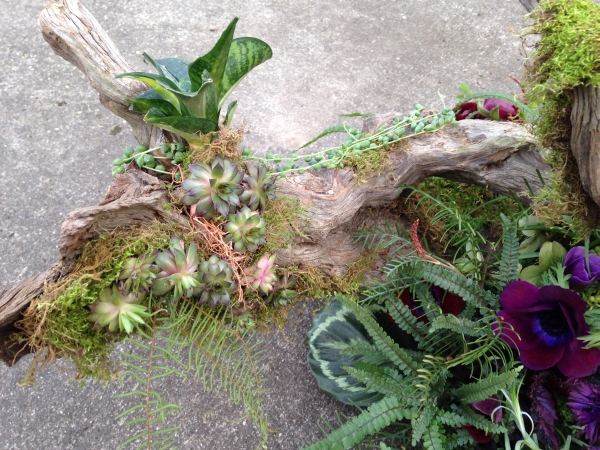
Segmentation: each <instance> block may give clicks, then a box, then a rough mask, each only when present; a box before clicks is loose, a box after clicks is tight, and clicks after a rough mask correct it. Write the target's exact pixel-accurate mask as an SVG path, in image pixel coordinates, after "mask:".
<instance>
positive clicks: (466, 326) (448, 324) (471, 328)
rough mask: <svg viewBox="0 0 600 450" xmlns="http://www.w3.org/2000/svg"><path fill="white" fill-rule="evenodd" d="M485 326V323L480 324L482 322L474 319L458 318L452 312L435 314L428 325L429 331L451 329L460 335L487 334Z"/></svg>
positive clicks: (476, 335) (475, 335)
mask: <svg viewBox="0 0 600 450" xmlns="http://www.w3.org/2000/svg"><path fill="white" fill-rule="evenodd" d="M485 328H486V327H485V325H483V326H482V324H480V323H478V322H476V321H473V320H469V319H466V318H463V317H460V318H459V317H456V316H453V315H452V314H443V315H441V316H437V317H436V318H435V319H434V320H433V322H431V324H430V325H429V332H430V333H433V332H435V331H437V330H451V331H453V332H454V333H457V334H460V335H465V336H473V337H480V336H485V335H486V334H487V333H486V331H485Z"/></svg>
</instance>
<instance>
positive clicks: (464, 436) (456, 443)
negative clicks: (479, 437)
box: [446, 428, 475, 450]
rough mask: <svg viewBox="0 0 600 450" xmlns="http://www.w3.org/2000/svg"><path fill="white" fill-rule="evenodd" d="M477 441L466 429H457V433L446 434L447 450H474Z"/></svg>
mask: <svg viewBox="0 0 600 450" xmlns="http://www.w3.org/2000/svg"><path fill="white" fill-rule="evenodd" d="M474 444H475V441H474V440H473V437H472V436H471V435H470V434H469V432H468V431H467V430H465V429H464V428H457V429H456V433H452V434H451V435H448V434H446V450H452V449H455V448H458V449H460V450H464V449H470V448H473V445H474Z"/></svg>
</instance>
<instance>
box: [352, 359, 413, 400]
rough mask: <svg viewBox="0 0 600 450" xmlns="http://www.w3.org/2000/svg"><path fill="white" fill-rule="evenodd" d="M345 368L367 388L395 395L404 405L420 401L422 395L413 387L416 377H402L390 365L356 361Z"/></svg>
mask: <svg viewBox="0 0 600 450" xmlns="http://www.w3.org/2000/svg"><path fill="white" fill-rule="evenodd" d="M345 369H346V370H347V371H348V373H349V374H350V375H351V376H352V377H353V378H355V379H357V380H359V381H361V382H363V383H364V384H365V386H366V387H367V389H369V390H371V391H373V392H379V393H381V394H384V395H391V396H394V397H397V398H398V401H399V402H400V404H401V405H403V406H405V407H413V406H419V404H420V403H421V397H422V395H421V393H420V392H419V390H418V389H415V387H414V384H415V383H416V382H417V380H418V378H416V377H414V376H408V377H406V378H404V377H403V376H402V375H401V374H400V373H399V372H398V371H397V370H395V369H393V368H392V367H380V366H369V365H366V364H363V363H357V364H355V366H354V367H348V366H347V367H345Z"/></svg>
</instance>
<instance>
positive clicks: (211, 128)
mask: <svg viewBox="0 0 600 450" xmlns="http://www.w3.org/2000/svg"><path fill="white" fill-rule="evenodd" d="M237 21H238V18H237V17H236V18H234V19H233V20H232V21H231V23H230V24H229V26H228V27H227V29H226V30H225V31H224V32H223V34H221V37H220V38H219V40H218V41H217V43H216V44H215V45H214V47H213V48H212V49H211V50H210V51H209V52H208V53H207V54H205V55H204V56H201V57H200V58H198V59H196V60H195V61H193V62H189V61H185V60H183V59H179V58H164V59H158V60H154V59H152V58H151V57H150V56H149V55H147V54H146V53H144V59H145V60H146V61H147V62H149V63H150V64H152V66H154V68H155V69H156V71H157V72H158V75H157V74H152V73H146V72H130V73H124V74H121V75H118V76H117V78H120V77H127V78H133V79H136V80H140V81H143V82H144V83H146V84H147V85H148V86H150V87H151V88H152V89H150V90H148V91H146V92H144V93H143V94H142V95H140V96H139V97H137V98H136V99H133V100H131V109H132V110H133V111H138V112H141V113H144V114H145V116H144V120H145V121H146V122H148V123H151V124H153V125H156V126H157V127H160V128H162V129H164V130H167V131H170V132H172V133H174V134H176V135H178V136H181V137H182V138H183V139H185V140H186V141H188V142H189V143H190V144H191V145H196V144H198V143H201V142H202V138H201V137H200V134H207V133H211V132H215V131H218V129H219V119H220V115H221V108H222V107H223V105H224V103H225V101H226V100H227V98H228V97H229V95H230V94H231V93H232V92H233V89H235V87H236V86H237V85H238V84H239V83H240V81H241V80H242V78H244V77H245V76H246V75H247V74H248V73H249V72H250V71H251V70H252V69H253V68H254V67H256V66H258V65H259V64H261V63H263V62H265V61H266V60H268V59H269V58H271V56H272V54H273V53H272V50H271V47H269V46H268V45H267V44H266V43H265V42H263V41H261V40H260V39H256V38H251V37H243V38H236V39H234V38H233V34H234V32H235V27H236V24H237ZM236 107H237V101H233V102H231V103H230V104H229V106H228V107H227V113H226V115H225V122H224V125H225V126H229V124H230V123H231V120H232V118H233V114H234V112H235V109H236Z"/></svg>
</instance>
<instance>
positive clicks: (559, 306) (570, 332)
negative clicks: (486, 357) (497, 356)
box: [494, 281, 600, 377]
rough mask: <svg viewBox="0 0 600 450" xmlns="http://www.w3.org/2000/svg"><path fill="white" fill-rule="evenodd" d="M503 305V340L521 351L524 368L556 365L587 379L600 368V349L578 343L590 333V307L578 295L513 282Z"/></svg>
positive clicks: (506, 290)
mask: <svg viewBox="0 0 600 450" xmlns="http://www.w3.org/2000/svg"><path fill="white" fill-rule="evenodd" d="M500 303H501V304H502V308H503V310H502V311H499V312H498V318H499V320H500V322H501V324H502V338H503V339H504V340H505V341H506V342H507V343H508V344H509V345H510V346H511V347H512V348H518V349H519V353H520V356H521V362H522V363H523V365H524V366H526V367H529V368H530V369H533V370H544V369H549V368H550V367H552V366H554V365H556V366H557V367H558V369H559V370H560V371H561V372H562V373H563V374H564V375H565V376H567V377H585V376H588V375H591V374H593V373H594V372H595V371H596V369H597V367H598V365H600V349H597V348H590V349H585V348H583V346H584V343H583V342H582V341H581V340H579V339H577V338H578V337H581V336H585V335H587V334H588V333H589V327H588V326H587V325H586V323H585V319H584V317H583V314H584V313H585V311H586V303H585V302H584V301H583V299H582V298H581V297H580V296H579V294H578V293H577V292H575V291H572V290H570V289H563V288H561V287H559V286H542V287H541V288H538V287H536V286H534V285H533V284H531V283H528V282H527V281H513V282H512V283H508V284H507V285H506V287H505V288H504V290H503V291H502V294H501V295H500ZM494 327H495V329H498V324H495V325H494Z"/></svg>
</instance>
